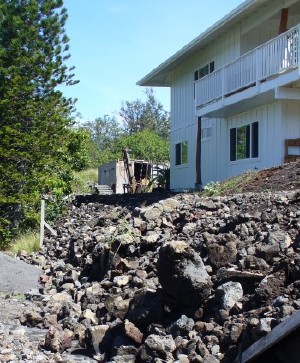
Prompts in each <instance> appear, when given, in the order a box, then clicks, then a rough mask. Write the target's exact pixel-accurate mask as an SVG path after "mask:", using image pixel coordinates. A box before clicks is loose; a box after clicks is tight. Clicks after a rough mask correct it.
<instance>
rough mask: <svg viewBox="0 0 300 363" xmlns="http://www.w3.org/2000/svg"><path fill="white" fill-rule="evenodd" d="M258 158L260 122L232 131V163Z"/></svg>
mask: <svg viewBox="0 0 300 363" xmlns="http://www.w3.org/2000/svg"><path fill="white" fill-rule="evenodd" d="M257 157H258V122H253V123H251V124H247V125H243V126H240V127H234V128H232V129H230V161H236V160H243V159H250V158H257Z"/></svg>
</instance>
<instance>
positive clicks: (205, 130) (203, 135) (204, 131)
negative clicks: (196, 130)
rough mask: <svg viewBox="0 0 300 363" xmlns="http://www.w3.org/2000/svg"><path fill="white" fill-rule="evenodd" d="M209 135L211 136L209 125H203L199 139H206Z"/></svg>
mask: <svg viewBox="0 0 300 363" xmlns="http://www.w3.org/2000/svg"><path fill="white" fill-rule="evenodd" d="M211 137H212V127H211V126H208V127H203V128H202V129H201V139H202V140H207V139H210V138H211Z"/></svg>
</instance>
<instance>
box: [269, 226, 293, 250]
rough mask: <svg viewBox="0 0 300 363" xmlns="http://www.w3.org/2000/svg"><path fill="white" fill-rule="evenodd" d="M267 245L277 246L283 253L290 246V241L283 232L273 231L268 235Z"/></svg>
mask: <svg viewBox="0 0 300 363" xmlns="http://www.w3.org/2000/svg"><path fill="white" fill-rule="evenodd" d="M268 243H269V244H271V245H274V244H277V245H278V246H279V248H280V250H281V251H285V250H286V249H287V248H289V247H290V245H291V244H292V239H291V237H290V236H289V234H288V233H286V232H284V231H274V232H270V233H269V236H268Z"/></svg>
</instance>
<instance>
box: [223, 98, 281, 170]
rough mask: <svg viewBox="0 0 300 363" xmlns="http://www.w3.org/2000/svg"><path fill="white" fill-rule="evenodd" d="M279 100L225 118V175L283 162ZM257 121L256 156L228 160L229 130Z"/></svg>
mask: <svg viewBox="0 0 300 363" xmlns="http://www.w3.org/2000/svg"><path fill="white" fill-rule="evenodd" d="M281 120H282V119H281V102H275V103H272V104H269V105H266V106H263V107H259V108H256V109H253V110H251V111H249V112H244V113H241V114H239V115H237V116H234V117H230V118H228V119H227V147H226V151H225V150H224V151H225V153H226V155H227V165H228V167H227V175H226V176H225V177H230V176H233V175H237V174H240V173H243V172H246V171H250V170H259V169H263V168H269V167H272V166H276V165H279V164H281V163H282V162H283V153H284V135H282V133H281V129H282V122H281ZM256 121H257V122H258V123H259V126H258V127H259V142H258V150H259V151H258V154H259V156H258V158H254V159H246V160H237V161H232V162H230V161H229V130H230V129H231V128H233V127H240V126H243V125H247V124H251V123H253V122H256Z"/></svg>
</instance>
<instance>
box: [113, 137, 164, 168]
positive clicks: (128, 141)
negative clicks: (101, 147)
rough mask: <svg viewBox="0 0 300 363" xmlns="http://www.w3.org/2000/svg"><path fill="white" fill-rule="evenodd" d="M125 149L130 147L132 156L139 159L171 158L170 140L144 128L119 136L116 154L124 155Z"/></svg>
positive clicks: (115, 148) (156, 159)
mask: <svg viewBox="0 0 300 363" xmlns="http://www.w3.org/2000/svg"><path fill="white" fill-rule="evenodd" d="M123 149H130V157H131V158H132V159H139V160H151V161H167V160H169V142H168V141H166V140H163V139H161V138H160V137H159V136H158V135H157V134H155V133H154V131H149V130H144V131H140V132H136V133H134V134H132V135H125V136H122V137H120V138H119V140H118V141H117V142H116V143H115V145H114V155H119V158H120V157H121V155H122V150H123Z"/></svg>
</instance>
